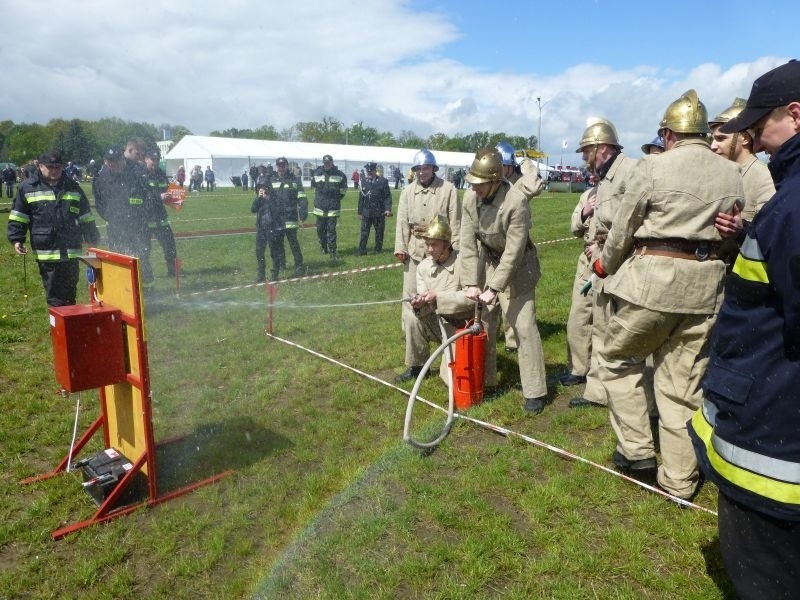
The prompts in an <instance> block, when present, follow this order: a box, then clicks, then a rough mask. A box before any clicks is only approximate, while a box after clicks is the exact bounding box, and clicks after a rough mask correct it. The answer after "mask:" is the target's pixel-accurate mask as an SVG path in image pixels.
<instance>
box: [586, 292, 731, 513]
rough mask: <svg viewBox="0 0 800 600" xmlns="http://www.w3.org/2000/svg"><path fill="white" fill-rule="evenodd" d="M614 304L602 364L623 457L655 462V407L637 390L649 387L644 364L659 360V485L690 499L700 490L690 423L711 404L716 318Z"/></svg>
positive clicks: (656, 375) (656, 371) (656, 367)
mask: <svg viewBox="0 0 800 600" xmlns="http://www.w3.org/2000/svg"><path fill="white" fill-rule="evenodd" d="M612 298H613V303H614V308H613V314H612V316H611V319H610V321H609V323H608V328H607V335H606V338H605V344H604V345H603V347H602V348H601V349H600V352H599V357H598V359H599V363H600V368H601V372H602V373H603V383H604V385H605V387H606V390H607V391H608V394H609V407H610V409H611V425H612V427H613V428H614V432H615V433H616V434H617V438H618V440H619V445H618V446H617V449H618V450H619V451H620V452H622V454H624V455H625V456H626V457H627V458H629V459H632V460H637V459H641V458H649V457H652V456H654V454H655V452H654V448H653V440H652V435H651V432H650V424H649V417H648V410H647V403H646V401H644V400H642V399H641V398H640V397H641V396H642V395H643V394H639V395H637V396H633V395H632V394H631V389H630V388H631V385H634V384H636V385H639V386H642V385H644V384H645V383H644V382H645V378H646V377H645V374H644V365H645V360H644V359H645V357H646V356H647V355H648V354H652V355H653V368H654V370H653V377H654V385H655V400H656V405H657V407H658V415H659V427H658V429H659V437H660V440H661V465H660V466H659V468H658V483H659V484H660V485H661V487H663V488H664V489H665V490H667V491H668V492H670V493H671V494H674V495H676V496H678V497H681V498H689V497H690V496H691V495H692V494H693V493H694V491H695V489H696V488H697V481H698V470H697V459H696V457H695V453H694V449H693V447H692V443H691V441H690V440H689V434H688V432H687V428H686V422H687V421H688V420H689V419H691V418H692V416H693V415H694V413H695V411H696V410H697V409H698V407H699V406H700V404H701V402H702V399H703V392H702V389H701V388H700V380H701V378H702V376H703V373H704V372H705V369H706V365H707V363H708V340H709V334H710V332H711V328H712V326H713V324H714V320H715V316H714V315H695V314H680V313H665V312H657V311H653V310H649V309H646V308H643V307H641V306H637V305H636V304H632V303H630V302H627V301H625V300H622V299H621V298H617V297H612Z"/></svg>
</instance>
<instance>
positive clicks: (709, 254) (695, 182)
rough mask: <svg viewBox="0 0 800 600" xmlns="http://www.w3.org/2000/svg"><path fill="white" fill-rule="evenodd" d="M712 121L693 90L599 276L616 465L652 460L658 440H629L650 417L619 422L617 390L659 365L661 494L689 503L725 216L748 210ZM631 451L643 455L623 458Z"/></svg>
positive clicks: (678, 108) (638, 183)
mask: <svg viewBox="0 0 800 600" xmlns="http://www.w3.org/2000/svg"><path fill="white" fill-rule="evenodd" d="M708 132H709V129H708V114H707V112H706V109H705V106H704V105H703V104H702V102H700V100H699V99H698V97H697V93H696V92H695V91H694V90H689V91H688V92H686V93H685V94H684V95H683V96H681V97H680V98H679V99H678V100H676V101H675V102H673V103H672V104H670V106H669V107H667V110H666V112H665V113H664V118H663V119H662V121H661V129H660V131H659V133H660V134H662V135H663V136H664V141H665V147H666V149H667V151H666V152H664V153H663V154H661V155H659V156H652V157H651V156H646V157H644V158H643V159H642V160H641V161H639V163H638V164H637V165H636V167H635V168H634V170H633V172H632V173H631V176H630V179H629V181H628V186H627V190H626V192H625V196H624V197H623V200H622V203H621V205H620V207H619V209H618V210H617V212H616V216H615V221H614V225H613V227H612V228H611V230H610V231H609V234H608V239H607V240H606V244H605V247H604V248H603V253H602V255H601V256H600V258H599V259H598V260H597V261H596V262H595V263H594V265H593V267H594V271H595V273H597V275H598V276H600V277H603V276H604V275H605V274H608V273H616V274H617V275H616V277H614V278H613V279H611V280H609V281H607V284H606V286H605V289H606V291H607V292H608V293H609V294H611V295H612V296H613V298H614V303H613V306H614V311H613V316H612V319H611V321H610V322H609V324H608V331H607V334H606V338H605V340H604V344H603V347H602V348H601V349H600V356H599V361H600V365H601V369H604V370H605V371H606V373H605V374H604V376H603V383H604V385H605V386H606V389H607V390H608V392H609V399H610V403H609V405H610V408H611V411H612V413H613V414H614V416H615V419H612V424H614V430H615V433H616V434H617V437H618V439H619V444H618V446H617V450H616V451H615V452H614V457H613V460H614V462H615V464H617V465H620V464H621V463H625V461H635V460H637V459H646V460H653V459H654V456H655V450H654V447H653V443H652V439H641V440H630V439H629V436H631V435H639V432H641V431H648V432H649V428H648V427H647V409H646V407H644V406H641V407H640V410H639V411H638V417H639V422H635V421H630V422H629V421H628V420H627V419H629V418H633V417H635V416H636V415H635V414H634V413H633V412H631V411H625V412H617V410H616V409H617V393H618V392H619V391H624V390H618V385H619V384H620V383H622V384H623V385H626V386H627V376H628V374H629V371H630V370H636V369H639V368H640V366H641V365H642V364H643V363H639V362H635V363H625V362H622V363H620V360H621V359H625V358H627V357H630V356H634V357H641V358H644V357H645V356H647V355H648V354H652V355H653V363H654V381H655V393H656V403H657V405H658V413H659V435H660V439H661V466H660V467H659V468H658V475H657V477H658V483H659V485H660V486H661V487H662V488H663V489H665V490H666V491H668V492H669V493H671V494H674V495H675V496H678V497H681V498H690V497H691V496H692V495H693V494H694V492H695V490H696V488H697V481H698V470H697V459H696V458H695V454H694V450H693V448H692V444H691V442H690V441H689V436H688V432H687V429H686V422H687V421H688V420H689V419H690V418H691V417H692V415H693V413H694V411H696V410H697V407H699V406H700V403H701V401H702V395H703V394H702V390H701V388H700V378H701V376H702V375H703V373H704V371H705V367H706V364H707V362H708V341H709V334H710V332H711V327H712V325H713V323H714V320H715V317H716V314H717V311H718V310H719V307H720V302H721V300H722V285H723V279H724V277H725V264H724V263H723V262H722V260H720V259H719V258H718V256H717V254H716V252H717V250H718V249H719V245H720V242H721V238H720V236H719V234H718V233H717V230H716V229H715V228H714V222H715V218H716V215H717V213H718V212H725V213H729V214H730V213H732V212H733V211H734V210H735V209H736V207H737V206H739V207H741V206H742V205H743V190H742V181H741V177H740V176H739V169H738V167H737V166H736V165H735V164H733V163H732V162H730V161H727V160H725V159H723V158H721V157H719V156H717V155H716V154H714V153H713V152H709V147H708V143H707V142H706V138H705V136H706V134H707V133H708ZM631 442H634V443H635V445H636V446H637V447H639V448H641V449H642V454H640V455H637V456H629V455H625V454H623V453H624V452H625V451H626V450H625V449H626V448H627V447H630V446H631Z"/></svg>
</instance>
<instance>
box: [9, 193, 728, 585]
mask: <svg viewBox="0 0 800 600" xmlns="http://www.w3.org/2000/svg"><path fill="white" fill-rule="evenodd" d="M251 199H252V198H251V195H250V194H249V193H248V194H245V193H243V192H241V191H239V190H219V191H217V192H214V193H201V194H199V195H198V194H195V195H190V196H189V199H188V200H187V202H186V204H185V207H184V209H183V210H181V211H179V212H172V211H170V219H171V222H172V225H173V228H174V230H175V231H176V232H186V233H188V232H202V231H211V230H221V229H242V228H248V227H252V226H253V225H254V218H253V216H252V215H251V214H250V212H249V207H250V202H251ZM355 200H356V197H355V193H354V192H353V191H352V190H351V191H350V192H348V195H347V198H346V200H345V202H344V209H345V210H344V212H343V216H342V218H341V219H340V223H339V228H338V231H339V254H340V258H341V260H340V262H339V263H337V264H335V265H333V264H331V263H330V262H329V261H328V260H327V257H326V256H324V255H322V254H321V253H320V252H319V248H318V244H317V241H316V232H315V230H314V229H313V228H309V229H304V230H302V231H301V232H300V239H301V242H302V246H303V250H304V254H305V257H306V264H307V265H308V267H309V269H310V272H311V273H322V272H331V271H343V270H349V269H356V268H360V267H366V266H376V265H387V264H391V263H392V262H393V257H392V256H391V248H392V247H393V240H394V220H393V219H390V220H389V221H388V222H387V240H386V242H385V244H384V247H385V248H387V251H385V252H384V253H383V254H380V255H375V254H374V253H370V254H368V255H367V256H364V257H358V256H356V253H355V250H356V246H357V242H358V218H357V215H356V212H355ZM576 200H577V196H576V195H569V194H559V195H553V194H545V195H543V196H542V197H540V198H538V199H536V200H535V201H534V203H533V214H534V229H533V232H532V237H533V239H534V241H535V242H537V244H538V245H539V254H540V259H541V263H542V271H543V278H542V280H541V282H540V284H539V286H538V288H537V316H538V319H539V326H540V331H541V334H542V338H543V343H544V347H545V357H546V362H547V369H548V375H549V378H550V379H551V381H552V384H551V386H550V388H551V390H552V397H553V402H552V404H550V405H549V406H548V407H547V408H546V410H545V412H544V413H543V414H541V415H539V416H535V417H531V416H528V415H526V414H525V413H524V411H523V410H522V409H521V406H522V396H521V391H520V389H519V376H518V372H517V370H516V362H515V358H514V356H513V355H510V356H509V355H506V354H505V352H504V351H503V342H502V340H500V341H499V342H498V348H499V350H498V360H499V363H500V364H499V371H500V383H501V385H502V391H503V393H502V394H501V395H499V396H498V397H496V398H494V399H492V400H491V401H490V402H486V403H484V404H482V405H480V406H478V407H475V408H474V409H472V410H471V411H470V412H469V415H470V416H472V417H475V418H478V419H481V420H484V421H489V422H491V423H495V424H498V425H502V426H503V427H507V428H509V429H511V430H513V431H516V432H520V433H523V434H525V435H528V436H531V437H533V438H536V439H537V440H541V441H542V442H546V443H548V444H551V445H553V446H557V447H560V448H563V449H565V450H568V451H569V452H572V453H574V454H577V455H579V456H582V457H585V458H587V459H590V460H592V461H595V462H598V463H601V464H607V465H608V464H610V461H609V457H610V455H611V452H612V450H613V448H614V439H613V433H612V432H611V429H610V426H609V424H608V417H607V415H606V414H605V412H604V411H602V410H595V409H586V410H569V409H568V408H567V402H568V400H569V398H571V397H572V396H574V395H576V394H577V393H579V392H580V390H575V389H564V388H560V387H559V386H558V385H557V384H556V383H555V381H556V379H557V376H558V375H559V374H560V373H562V372H563V370H564V368H565V360H566V350H565V344H566V341H565V339H566V338H565V324H566V318H567V314H568V311H569V301H570V290H571V286H572V280H573V276H574V269H575V262H576V259H577V255H578V252H579V251H580V243H579V242H578V241H577V240H566V241H553V240H563V239H564V238H569V237H570V234H569V215H570V213H571V211H572V208H573V207H574V205H575V202H576ZM395 206H396V197H395ZM5 207H6V209H7V205H5ZM2 208H4V206H3V205H0V209H2ZM0 214H2V213H0ZM311 221H313V217H312V219H311ZM543 242H550V243H543ZM254 245H255V236H254V235H253V234H252V233H245V234H237V235H229V236H214V237H190V238H179V239H178V252H179V255H180V256H181V258H182V259H183V263H184V267H183V268H184V276H183V278H182V280H181V296H180V299H178V298H176V297H175V293H174V283H173V281H171V280H169V279H167V278H166V276H165V272H166V269H165V265H164V261H163V257H162V255H161V253H160V249H158V248H156V250H155V251H154V252H153V256H152V262H153V265H154V269H155V273H156V276H157V279H156V290H155V293H154V294H153V295H152V296H150V297H148V299H147V301H146V315H147V326H148V348H149V353H150V366H151V375H152V388H153V413H154V416H153V420H154V427H155V434H156V440H157V441H158V440H160V439H165V438H168V437H173V436H177V435H182V436H184V438H183V440H182V441H181V442H180V443H178V444H173V445H171V446H169V447H168V450H164V451H163V452H159V456H158V460H159V463H158V465H159V483H160V485H161V484H162V480H163V484H164V485H167V486H168V485H171V484H175V483H176V482H188V481H193V480H197V479H200V478H202V477H205V476H208V475H211V474H213V473H217V472H220V471H222V470H224V469H234V470H235V473H234V474H233V475H231V476H229V477H227V478H224V479H223V480H221V481H220V482H219V483H216V484H214V485H210V486H207V487H204V488H201V489H199V490H197V491H195V492H193V493H191V494H189V495H186V496H182V497H179V498H177V499H175V500H172V501H170V502H166V503H164V504H160V505H158V506H156V507H153V508H151V509H148V510H140V511H137V512H135V513H133V514H131V515H128V516H125V517H121V518H118V519H114V520H112V521H110V522H108V523H105V524H102V525H99V526H94V527H91V528H88V529H85V530H82V531H80V532H78V533H75V534H73V535H70V536H68V537H66V538H64V539H63V540H60V541H52V540H51V537H50V532H51V531H53V530H54V529H57V528H59V527H62V526H64V525H66V524H69V523H72V522H75V521H78V520H82V519H86V518H88V517H89V516H90V515H91V514H92V512H93V509H94V505H93V503H92V502H91V500H90V498H89V497H88V495H86V494H85V493H84V492H83V491H82V490H81V486H80V484H79V475H78V473H69V474H63V475H61V476H58V477H55V478H52V479H49V480H46V481H41V482H38V483H34V484H31V485H27V486H20V485H19V484H18V481H19V480H20V479H23V478H25V477H29V476H32V475H35V474H38V473H41V472H44V471H47V470H49V469H52V468H53V467H54V466H55V464H56V463H57V462H58V461H59V460H60V459H61V458H62V457H63V456H64V455H65V454H66V453H67V450H68V448H69V443H70V438H71V435H72V428H73V419H74V414H75V402H74V399H75V397H74V396H73V397H71V398H70V399H63V398H60V397H59V396H57V395H56V393H55V392H56V389H57V384H56V382H55V379H54V376H53V373H52V352H51V348H50V340H49V328H48V319H47V313H46V306H45V303H44V299H43V293H42V289H41V284H40V282H39V278H38V272H37V271H36V267H35V263H34V262H33V261H31V260H28V263H27V265H26V270H27V277H25V276H24V269H23V261H22V259H21V258H20V257H17V256H14V255H13V252H12V250H11V248H10V245H7V246H6V249H5V250H4V251H3V252H2V253H0V345H1V347H2V354H0V401H2V405H3V410H2V413H0V459H1V460H2V466H3V469H2V475H1V476H0V493H1V494H2V498H3V501H2V503H0V598H83V597H89V598H250V597H257V598H279V597H280V598H364V599H366V598H370V599H371V598H387V599H388V598H698V599H701V598H702V599H708V598H725V597H730V596H731V590H730V585H729V583H728V582H727V579H726V577H725V575H724V571H723V569H722V566H721V562H720V558H719V552H718V549H717V544H718V541H717V538H716V521H715V518H714V517H713V516H712V515H710V514H708V513H705V512H702V511H697V510H681V509H680V508H679V507H678V506H676V505H674V504H672V503H670V502H668V501H666V500H664V499H663V498H661V497H659V496H657V495H655V494H652V493H650V492H648V491H646V490H644V489H642V488H640V487H638V486H635V485H633V484H631V483H628V482H626V481H624V480H622V479H620V478H617V477H614V476H612V475H610V474H608V473H605V472H603V471H601V470H598V469H596V468H593V467H591V466H588V465H586V464H583V463H580V462H574V461H569V460H564V459H563V458H561V457H560V456H559V455H557V454H555V453H553V452H551V451H549V450H546V449H543V448H540V447H537V446H533V445H530V444H527V443H524V442H523V441H521V440H520V439H519V438H517V437H513V436H512V437H502V436H499V435H497V434H494V433H491V432H489V431H487V430H486V429H482V428H479V427H477V426H475V425H474V424H471V423H468V422H464V421H457V422H456V425H455V426H454V428H453V431H452V433H451V434H450V436H449V437H448V438H447V439H446V440H445V441H444V443H443V444H442V445H441V446H440V447H439V448H438V449H437V450H436V451H435V452H433V453H431V454H429V455H427V456H423V455H421V454H420V453H419V452H418V451H416V450H413V449H412V448H410V447H409V446H407V445H406V444H404V443H403V442H402V439H401V434H402V427H403V416H404V414H405V408H406V402H407V395H403V394H401V393H400V392H398V391H396V390H394V389H392V388H391V387H388V386H385V385H381V384H380V383H378V382H376V381H373V380H370V379H367V378H365V377H362V376H359V375H357V374H355V373H354V372H352V371H350V370H347V369H345V368H342V367H340V366H336V365H335V364H332V363H331V362H329V361H326V360H323V359H320V358H318V357H316V356H313V355H311V354H309V353H307V352H304V351H303V350H301V349H298V348H295V347H292V346H288V345H286V344H283V343H281V342H279V341H276V340H273V339H270V338H268V337H267V336H266V335H265V333H264V329H265V323H266V315H267V302H266V293H265V290H264V288H263V287H261V286H252V285H250V284H252V282H253V280H254V278H255V275H256V269H255V258H254ZM290 257H291V254H290V253H288V249H287V258H289V263H290V265H291V259H290ZM84 287H85V282H83V281H82V283H81V286H80V298H81V299H82V301H84V302H85V301H86V297H87V294H86V292H85V290H84V289H83V288H84ZM219 288H234V289H229V290H228V291H216V292H215V291H209V290H216V289H219ZM400 289H401V273H400V270H399V269H396V268H388V269H384V270H377V271H372V272H365V273H354V274H346V275H339V276H336V277H331V278H323V279H315V280H311V281H303V282H290V283H283V284H280V285H279V291H278V298H277V305H276V308H275V311H274V333H275V335H276V336H279V337H281V338H285V339H287V340H291V341H292V342H295V343H297V344H299V345H301V346H303V347H306V348H309V349H313V350H315V351H317V352H320V353H322V354H324V355H327V356H329V357H332V358H334V359H336V360H338V361H341V362H342V363H344V364H346V365H350V366H352V367H355V368H357V369H359V370H362V371H364V372H366V373H369V374H370V375H373V376H375V377H377V378H379V379H382V380H386V381H390V382H391V381H393V377H394V375H395V374H396V373H399V372H400V371H401V369H403V364H402V363H403V339H402V335H401V331H400V304H399V303H396V302H391V303H389V302H387V301H391V300H397V299H399V294H400ZM366 303H373V304H366ZM346 305H352V306H346ZM410 387H411V386H410V385H407V386H406V388H407V389H410ZM420 393H421V395H422V396H424V397H425V398H427V399H429V400H432V401H436V402H438V403H440V404H444V403H445V399H446V389H445V388H444V386H443V385H442V384H441V383H440V382H439V381H437V380H435V378H431V379H428V380H427V381H426V382H425V383H424V384H423V387H422V389H421V392H420ZM80 399H81V406H82V412H81V414H80V425H81V427H82V428H85V427H86V426H88V424H89V423H90V422H91V421H92V420H93V419H94V417H95V416H96V414H97V412H96V411H97V394H96V393H95V392H91V393H90V392H84V393H83V394H81V398H80ZM442 424H443V415H442V414H441V413H440V412H438V411H433V410H432V409H429V408H425V407H423V406H420V407H419V408H417V410H416V412H415V436H416V437H419V438H424V437H425V436H426V435H427V436H431V437H432V436H433V435H434V434H435V433H437V432H438V430H439V428H440V427H441V426H442ZM97 437H98V440H99V439H100V437H99V436H97ZM99 443H100V442H99V441H97V440H95V441H93V443H92V444H91V445H90V448H89V449H87V450H85V451H84V454H86V455H88V454H89V453H91V452H94V451H97V450H100V449H101V447H100V445H99ZM715 498H716V490H715V489H714V488H713V486H708V485H707V486H706V487H705V488H704V489H703V490H702V491H701V493H700V495H699V496H698V498H697V500H696V502H697V503H698V504H700V505H702V506H705V507H707V508H710V509H712V510H713V509H715V504H716V499H715Z"/></svg>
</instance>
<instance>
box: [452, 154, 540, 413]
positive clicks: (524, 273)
mask: <svg viewBox="0 0 800 600" xmlns="http://www.w3.org/2000/svg"><path fill="white" fill-rule="evenodd" d="M502 166H503V165H502V157H501V156H500V153H499V152H498V151H497V150H496V149H494V148H481V149H480V150H478V152H477V153H476V155H475V159H474V160H473V161H472V165H471V166H470V169H469V173H467V175H466V180H467V182H469V183H470V184H472V189H471V190H469V191H468V192H467V193H466V194H465V195H464V212H463V219H462V222H461V241H462V245H461V260H462V271H463V280H464V286H465V289H466V295H467V297H468V298H470V299H471V300H476V301H477V300H480V301H481V302H482V303H483V304H484V305H485V306H486V307H487V310H486V311H485V314H486V315H487V316H486V321H487V323H488V327H487V334H488V338H489V339H488V343H487V354H491V357H490V360H488V361H487V365H488V372H487V379H488V380H489V381H493V380H494V379H495V378H496V369H497V365H496V359H495V349H494V348H495V339H496V335H497V324H498V312H500V311H502V312H503V317H504V318H505V319H506V322H507V323H508V325H509V326H511V327H512V328H513V329H514V334H515V336H516V339H517V342H518V344H519V351H518V353H517V354H518V357H519V358H518V361H519V374H520V380H521V381H522V394H523V396H524V398H525V405H524V408H525V410H527V411H529V412H531V413H533V414H537V413H540V412H542V411H543V410H544V406H545V401H546V399H547V383H546V380H545V366H544V353H543V350H542V340H541V338H540V337H539V329H538V327H537V325H536V309H535V300H534V291H535V288H536V283H537V282H538V280H539V276H540V274H541V271H540V269H539V257H538V256H537V253H536V246H535V245H534V243H533V242H532V241H531V238H530V235H529V232H530V229H531V209H530V204H529V203H528V201H529V199H530V198H529V197H528V196H526V195H525V194H524V193H523V192H522V191H521V189H520V187H519V186H516V185H515V186H512V185H511V184H510V183H509V182H508V181H506V180H505V179H504V178H503V172H502ZM536 176H537V178H538V171H537V173H536ZM538 181H539V185H540V186H541V179H538ZM539 189H541V187H539ZM501 294H503V295H505V296H506V298H505V299H504V301H503V302H498V303H496V304H495V300H496V299H498V296H499V295H501ZM503 307H505V308H503Z"/></svg>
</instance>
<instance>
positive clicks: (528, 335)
mask: <svg viewBox="0 0 800 600" xmlns="http://www.w3.org/2000/svg"><path fill="white" fill-rule="evenodd" d="M534 295H535V291H531V294H530V296H527V295H524V296H517V297H515V298H509V297H508V294H507V293H505V292H500V293H499V294H498V298H499V297H500V296H506V297H505V298H504V299H503V302H502V303H501V302H494V303H493V304H492V305H491V306H488V307H487V308H485V309H484V312H483V314H484V317H483V318H484V320H485V321H486V323H487V334H488V347H487V352H486V354H487V360H486V364H487V373H486V380H485V381H486V383H485V385H487V386H488V385H492V384H491V383H489V382H491V381H496V379H497V360H496V356H495V354H496V340H497V326H498V321H499V320H500V314H501V313H502V315H503V319H504V320H505V322H506V323H507V324H508V326H509V327H511V328H512V329H513V330H514V335H515V337H516V339H517V343H518V348H519V350H518V352H517V361H518V363H519V378H520V381H521V382H522V395H523V396H524V397H525V398H539V397H540V396H544V395H546V394H547V379H546V374H545V366H544V350H543V349H542V338H541V337H540V336H539V328H538V327H537V325H536V308H535V307H536V303H535V301H534ZM503 305H505V306H506V307H507V308H505V309H504V308H503ZM490 353H491V354H492V356H491V358H490V357H489V356H488V355H489V354H490ZM489 368H491V372H489Z"/></svg>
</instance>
